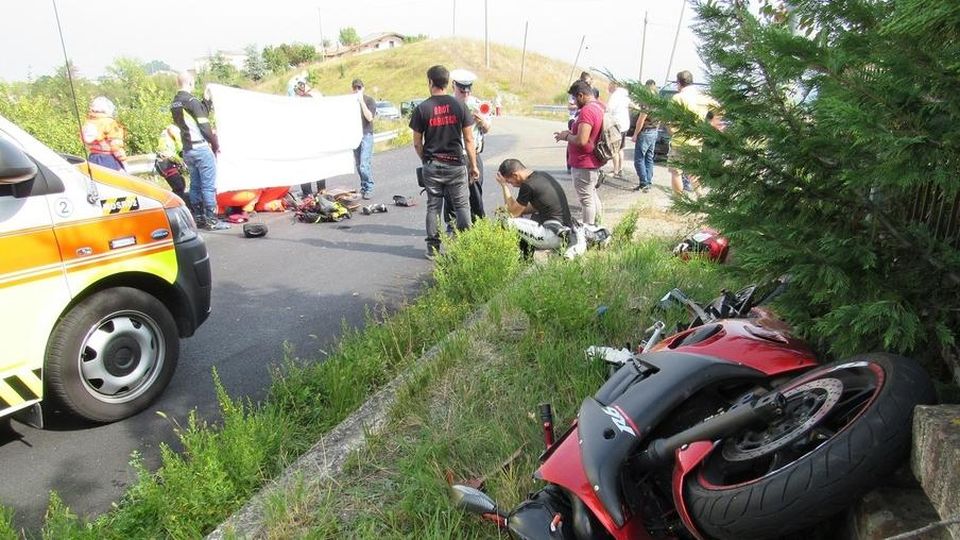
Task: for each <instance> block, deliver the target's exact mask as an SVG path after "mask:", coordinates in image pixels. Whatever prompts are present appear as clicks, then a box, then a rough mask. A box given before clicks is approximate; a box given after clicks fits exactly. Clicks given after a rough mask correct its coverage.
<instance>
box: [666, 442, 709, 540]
mask: <svg viewBox="0 0 960 540" xmlns="http://www.w3.org/2000/svg"><path fill="white" fill-rule="evenodd" d="M713 446H714V443H712V442H710V441H700V442H695V443H691V444H689V445H687V446H686V447H683V448H680V449H679V450H677V460H676V466H675V467H674V468H673V480H672V482H671V483H672V485H673V505H674V506H675V507H676V508H677V513H678V514H679V515H680V521H682V522H683V526H684V527H686V528H687V531H689V532H690V534H692V535H693V536H694V538H696V539H697V540H703V535H702V534H700V531H699V530H698V529H697V525H696V523H694V522H693V518H691V517H690V512H689V511H687V502H686V500H685V499H684V498H683V484H684V482H685V481H686V478H687V475H689V474H690V473H691V472H692V471H693V470H694V469H696V468H697V466H699V465H700V463H702V462H703V460H704V459H707V456H709V455H710V453H711V452H713Z"/></svg>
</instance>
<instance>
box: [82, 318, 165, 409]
mask: <svg viewBox="0 0 960 540" xmlns="http://www.w3.org/2000/svg"><path fill="white" fill-rule="evenodd" d="M162 335H163V334H162V332H161V331H160V327H159V325H158V324H157V322H156V321H154V320H153V319H152V318H150V317H149V316H147V315H146V314H144V313H141V312H138V311H123V312H118V313H113V314H111V315H108V316H107V317H104V318H103V319H101V320H100V321H99V322H98V323H97V324H96V325H93V326H92V327H91V329H90V331H89V332H87V335H86V336H85V337H84V339H83V342H82V345H81V347H80V354H79V356H78V358H77V361H78V366H79V371H80V380H81V382H82V384H83V388H84V389H85V390H86V391H87V392H88V393H89V394H90V395H91V396H93V397H94V398H95V399H97V400H99V401H102V402H104V403H111V404H117V403H125V402H128V401H131V400H134V399H136V398H138V397H140V396H141V395H143V393H144V392H146V391H147V390H149V389H150V387H151V386H153V383H154V382H155V381H156V379H157V377H158V376H159V374H160V371H161V367H162V366H163V358H164V353H165V351H164V345H163V339H162Z"/></svg>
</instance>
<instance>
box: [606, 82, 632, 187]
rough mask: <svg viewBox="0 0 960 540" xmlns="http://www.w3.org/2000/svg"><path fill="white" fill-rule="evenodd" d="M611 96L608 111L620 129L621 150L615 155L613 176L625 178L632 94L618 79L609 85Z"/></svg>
mask: <svg viewBox="0 0 960 540" xmlns="http://www.w3.org/2000/svg"><path fill="white" fill-rule="evenodd" d="M607 91H608V92H610V96H609V97H608V98H607V112H608V113H610V114H611V115H612V116H613V119H614V120H615V121H616V122H617V128H619V129H620V133H621V134H622V135H621V137H622V138H621V140H620V151H619V152H617V153H616V154H614V155H613V159H612V160H611V161H613V176H615V177H617V178H623V143H625V142H626V141H627V135H626V133H627V130H629V129H630V95H629V94H628V93H627V89H626V88H623V87H622V86H620V83H618V82H617V81H610V84H609V85H608V86H607Z"/></svg>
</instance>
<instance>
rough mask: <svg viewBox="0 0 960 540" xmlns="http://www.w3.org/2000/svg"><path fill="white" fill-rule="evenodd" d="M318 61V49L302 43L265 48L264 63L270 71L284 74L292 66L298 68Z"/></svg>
mask: <svg viewBox="0 0 960 540" xmlns="http://www.w3.org/2000/svg"><path fill="white" fill-rule="evenodd" d="M316 59H317V48H316V47H314V46H313V45H305V44H302V43H293V44H287V43H284V44H281V45H277V46H275V47H274V46H270V45H268V46H266V47H264V48H263V61H264V62H265V63H266V65H267V67H268V68H269V69H270V71H272V72H274V73H283V72H285V71H286V70H288V69H290V68H291V67H292V66H298V65H300V64H304V63H307V62H313V61H315V60H316Z"/></svg>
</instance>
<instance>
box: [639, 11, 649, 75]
mask: <svg viewBox="0 0 960 540" xmlns="http://www.w3.org/2000/svg"><path fill="white" fill-rule="evenodd" d="M649 15H650V12H649V11H644V12H643V38H642V40H641V41H640V74H639V75H637V80H638V81H641V82H642V81H643V57H644V53H645V51H646V50H647V18H648V16H649Z"/></svg>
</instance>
